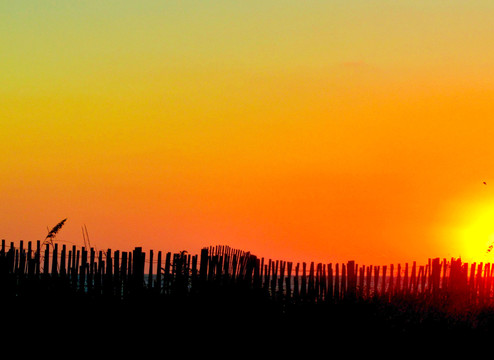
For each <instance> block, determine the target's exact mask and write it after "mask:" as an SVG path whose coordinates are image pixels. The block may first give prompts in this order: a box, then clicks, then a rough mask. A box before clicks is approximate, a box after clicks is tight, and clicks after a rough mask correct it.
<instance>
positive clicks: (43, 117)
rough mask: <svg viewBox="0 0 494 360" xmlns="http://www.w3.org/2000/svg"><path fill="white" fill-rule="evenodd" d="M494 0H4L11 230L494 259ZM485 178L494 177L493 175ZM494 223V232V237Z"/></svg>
mask: <svg viewBox="0 0 494 360" xmlns="http://www.w3.org/2000/svg"><path fill="white" fill-rule="evenodd" d="M493 18H494V2H492V1H487V0H471V1H458V0H450V1H436V0H413V1H412V0H402V1H396V0H395V1H391V0H389V1H383V0H375V1H364V0H358V1H357V0H317V1H316V0H308V1H275V0H262V1H258V0H249V1H236V0H222V1H219V0H208V1H205V0H202V1H197V0H196V1H189V0H182V1H174V0H154V1H151V0H139V1H135V0H134V1H131V0H121V1H106V0H98V1H97V0H85V1H71V0H43V1H41V0H15V1H1V2H0V34H2V36H1V37H0V69H1V70H0V135H1V137H2V141H1V142H0V152H1V157H0V238H1V239H5V240H6V241H7V242H8V243H10V242H16V241H19V240H24V241H35V240H43V239H44V237H45V235H46V233H47V228H51V227H53V226H54V225H55V224H56V223H58V222H59V221H60V220H62V219H63V218H68V219H67V222H66V224H65V225H64V227H63V228H62V230H61V231H60V233H59V235H58V236H57V239H58V240H59V241H60V243H67V244H72V243H74V244H77V245H81V244H83V237H82V234H81V226H83V225H86V226H87V229H88V232H89V236H90V240H91V244H92V245H93V246H95V247H97V248H98V249H107V248H111V249H120V250H130V249H132V248H134V247H135V246H142V247H143V248H144V249H154V250H156V251H158V250H162V251H165V252H166V251H180V250H187V251H189V252H190V253H197V252H198V251H199V250H200V248H202V247H204V246H209V245H229V246H230V247H233V248H237V249H241V250H245V251H251V252H252V253H254V254H256V255H258V256H260V257H266V258H272V259H283V260H289V261H317V262H319V261H321V262H340V261H341V262H344V261H347V260H355V261H357V262H358V263H361V264H364V263H366V264H374V265H380V264H384V265H386V264H390V263H404V262H410V261H417V262H425V261H427V259H428V258H429V257H441V258H447V259H448V260H449V258H450V257H459V256H461V257H462V259H464V260H465V261H478V262H479V261H483V262H494V252H492V253H487V252H486V250H487V248H488V246H489V245H490V244H491V241H493V242H494V116H493V115H494V46H492V44H494V27H493V26H492V19H493ZM483 182H486V184H484V183H483ZM491 235H492V239H491V238H490V236H491Z"/></svg>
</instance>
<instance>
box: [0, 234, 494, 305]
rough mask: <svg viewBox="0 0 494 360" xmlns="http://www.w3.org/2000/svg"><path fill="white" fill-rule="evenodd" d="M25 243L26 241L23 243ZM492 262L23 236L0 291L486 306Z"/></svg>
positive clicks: (1, 255)
mask: <svg viewBox="0 0 494 360" xmlns="http://www.w3.org/2000/svg"><path fill="white" fill-rule="evenodd" d="M26 245H27V246H26ZM493 271H494V266H492V267H491V264H488V263H487V264H482V263H479V264H475V263H473V264H467V263H462V261H461V260H460V259H450V260H449V261H447V260H446V259H442V260H441V259H439V258H434V259H430V260H429V261H428V263H426V264H423V265H417V264H416V262H413V263H411V264H408V263H406V264H404V265H402V264H397V265H393V264H391V265H389V266H372V265H359V264H356V263H355V262H354V261H348V262H346V263H314V262H309V263H305V262H304V263H292V262H288V261H281V260H272V259H264V258H259V257H257V256H255V255H253V254H251V253H249V252H245V251H240V250H236V249H232V248H230V247H228V246H211V247H207V248H203V249H202V250H201V252H200V254H197V255H192V254H188V253H186V252H181V253H171V252H167V253H162V252H161V251H158V252H154V251H152V250H150V251H149V252H148V253H145V252H144V251H143V250H142V248H140V247H136V248H135V249H134V250H133V251H131V252H123V251H118V250H115V251H112V250H111V249H108V250H106V251H97V250H95V249H94V248H90V249H86V248H84V247H80V248H79V247H76V246H66V245H65V244H64V245H59V244H58V243H53V244H42V243H41V242H40V241H37V242H36V243H32V242H27V244H25V243H24V242H23V241H20V242H19V244H18V246H15V245H14V243H10V246H7V245H6V243H5V240H2V245H1V249H0V294H1V295H2V296H5V297H9V296H10V297H14V296H17V297H18V296H32V295H38V293H44V292H46V288H49V289H51V290H53V289H55V290H56V289H59V290H60V289H61V291H65V292H67V291H68V292H70V293H78V294H86V295H90V296H96V297H97V296H112V297H119V298H125V297H128V296H135V295H136V294H140V293H143V292H146V293H147V294H156V295H169V294H177V293H181V294H191V293H195V292H198V291H201V289H203V288H204V287H205V286H216V287H218V286H219V287H225V288H226V287H228V286H232V285H234V286H242V287H243V288H245V289H253V290H258V291H260V292H263V293H265V294H266V296H268V297H269V298H272V299H279V300H284V301H291V302H294V303H296V302H325V303H327V302H339V301H346V300H359V299H364V300H365V299H375V298H379V299H380V300H384V301H393V300H394V299H401V298H404V297H406V298H408V299H415V298H420V299H427V300H428V301H442V302H444V301H448V302H451V303H469V304H477V305H488V304H491V303H492V301H493V285H492V276H493Z"/></svg>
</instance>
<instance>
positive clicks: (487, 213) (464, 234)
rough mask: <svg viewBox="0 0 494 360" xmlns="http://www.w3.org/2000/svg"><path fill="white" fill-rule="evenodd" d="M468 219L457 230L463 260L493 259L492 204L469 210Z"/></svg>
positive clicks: (490, 260)
mask: <svg viewBox="0 0 494 360" xmlns="http://www.w3.org/2000/svg"><path fill="white" fill-rule="evenodd" d="M470 214H471V215H470V216H469V219H470V220H469V221H467V222H466V225H465V226H464V227H462V228H461V229H460V230H459V232H458V240H459V241H458V247H459V251H460V252H461V254H460V256H461V258H462V259H463V260H464V261H470V262H474V261H475V262H484V263H486V262H489V263H490V262H493V261H494V205H492V204H490V205H484V206H480V207H478V208H477V210H476V211H472V212H470Z"/></svg>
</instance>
